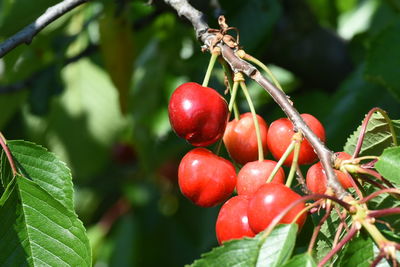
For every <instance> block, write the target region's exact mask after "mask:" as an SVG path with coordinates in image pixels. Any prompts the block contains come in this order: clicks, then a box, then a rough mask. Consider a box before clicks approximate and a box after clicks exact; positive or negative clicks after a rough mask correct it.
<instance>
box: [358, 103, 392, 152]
mask: <svg viewBox="0 0 400 267" xmlns="http://www.w3.org/2000/svg"><path fill="white" fill-rule="evenodd" d="M375 112H379V113H380V114H381V115H382V117H383V118H384V119H385V120H386V122H387V124H388V125H389V129H390V133H391V134H392V139H393V144H394V145H395V146H397V138H396V132H395V130H394V127H393V123H392V121H391V120H390V118H389V116H388V115H387V113H386V111H384V110H383V109H381V108H377V107H375V108H373V109H371V110H370V111H369V112H368V114H367V116H366V117H365V119H364V121H363V124H362V126H361V130H360V135H359V137H358V140H357V144H356V148H355V150H354V153H353V156H352V158H353V159H354V158H356V157H357V156H358V154H359V153H360V151H361V148H362V144H363V142H364V138H365V134H366V132H367V126H368V123H369V121H370V119H371V117H372V115H373V114H374V113H375Z"/></svg>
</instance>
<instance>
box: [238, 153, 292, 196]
mask: <svg viewBox="0 0 400 267" xmlns="http://www.w3.org/2000/svg"><path fill="white" fill-rule="evenodd" d="M276 164H277V162H276V161H273V160H264V161H252V162H248V163H246V165H244V166H243V167H242V169H240V171H239V173H238V179H237V184H236V191H237V193H238V195H252V194H254V193H255V192H256V191H257V189H258V188H259V187H260V186H262V185H263V184H265V182H266V181H267V179H268V177H269V176H270V174H271V172H272V171H273V169H274V168H275V166H276ZM272 181H274V182H277V183H281V184H283V183H284V182H285V172H284V171H283V169H282V168H279V170H278V172H277V173H276V174H275V176H274V179H273V180H272Z"/></svg>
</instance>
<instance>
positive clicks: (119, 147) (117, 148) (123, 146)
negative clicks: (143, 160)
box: [111, 142, 136, 165]
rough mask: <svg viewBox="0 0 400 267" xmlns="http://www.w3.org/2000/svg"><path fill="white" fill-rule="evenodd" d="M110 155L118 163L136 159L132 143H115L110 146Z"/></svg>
mask: <svg viewBox="0 0 400 267" xmlns="http://www.w3.org/2000/svg"><path fill="white" fill-rule="evenodd" d="M111 156H112V159H113V161H115V162H117V163H118V164H122V165H123V164H129V163H133V162H135V161H136V151H135V148H134V147H133V145H132V144H129V143H123V142H119V143H115V144H114V145H113V147H112V152H111Z"/></svg>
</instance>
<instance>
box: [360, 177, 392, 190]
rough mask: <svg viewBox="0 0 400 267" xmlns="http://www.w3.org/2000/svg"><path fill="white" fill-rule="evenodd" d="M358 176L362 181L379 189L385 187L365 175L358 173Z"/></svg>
mask: <svg viewBox="0 0 400 267" xmlns="http://www.w3.org/2000/svg"><path fill="white" fill-rule="evenodd" d="M357 177H358V178H360V179H362V180H363V181H365V182H367V183H370V184H372V185H373V186H375V187H378V188H380V189H386V188H387V187H385V186H384V185H382V184H380V183H378V182H376V181H374V180H372V179H371V178H369V177H367V176H366V175H358V176H357Z"/></svg>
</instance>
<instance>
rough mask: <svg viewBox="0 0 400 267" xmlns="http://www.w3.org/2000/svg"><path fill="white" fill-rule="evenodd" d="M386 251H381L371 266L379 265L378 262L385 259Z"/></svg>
mask: <svg viewBox="0 0 400 267" xmlns="http://www.w3.org/2000/svg"><path fill="white" fill-rule="evenodd" d="M383 257H384V253H383V252H380V253H379V254H378V256H377V257H376V258H375V259H374V261H373V262H372V263H371V265H370V266H369V267H375V266H377V265H378V263H379V262H380V261H381V260H382V259H383Z"/></svg>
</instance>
